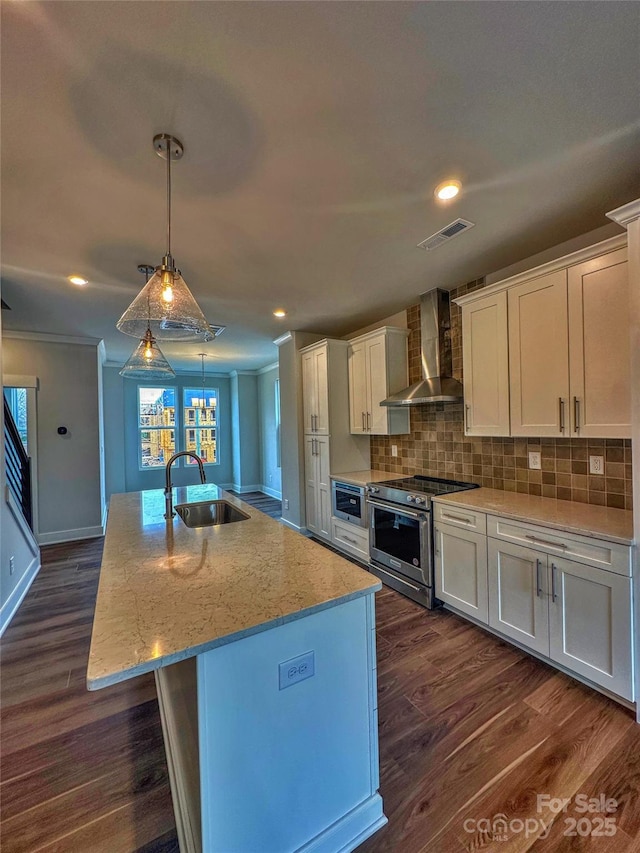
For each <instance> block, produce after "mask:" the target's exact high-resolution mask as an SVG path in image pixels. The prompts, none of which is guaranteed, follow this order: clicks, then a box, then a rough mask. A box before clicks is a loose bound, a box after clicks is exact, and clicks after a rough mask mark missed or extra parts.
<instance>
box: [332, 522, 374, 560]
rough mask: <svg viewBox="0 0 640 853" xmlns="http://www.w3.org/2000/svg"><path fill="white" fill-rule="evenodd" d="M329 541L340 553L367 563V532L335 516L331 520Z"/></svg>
mask: <svg viewBox="0 0 640 853" xmlns="http://www.w3.org/2000/svg"><path fill="white" fill-rule="evenodd" d="M331 541H332V542H333V544H334V545H335V546H336V548H338V549H339V550H341V551H344V552H346V553H347V554H351V555H352V556H354V557H356V558H357V559H359V560H363V561H364V562H365V563H368V562H369V530H368V528H367V527H358V526H357V525H355V524H350V523H349V522H348V521H342V520H341V519H339V518H336V517H335V516H333V517H332V519H331Z"/></svg>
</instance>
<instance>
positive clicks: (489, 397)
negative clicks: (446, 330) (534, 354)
mask: <svg viewBox="0 0 640 853" xmlns="http://www.w3.org/2000/svg"><path fill="white" fill-rule="evenodd" d="M462 360H463V372H464V405H465V419H464V425H465V435H509V345H508V341H507V294H506V291H502V292H501V293H495V294H493V295H492V296H487V297H485V298H484V299H479V300H478V301H477V302H473V303H471V304H470V305H465V306H464V307H463V308H462Z"/></svg>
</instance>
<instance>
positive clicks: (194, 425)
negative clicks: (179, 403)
mask: <svg viewBox="0 0 640 853" xmlns="http://www.w3.org/2000/svg"><path fill="white" fill-rule="evenodd" d="M183 411H184V427H185V429H184V438H185V442H184V444H185V447H184V449H185V450H191V451H193V452H194V453H197V455H198V456H199V457H200V458H201V459H202V461H203V462H204V463H205V464H209V465H211V464H213V463H216V462H217V461H218V452H217V432H218V391H217V389H215V388H204V389H203V388H185V389H184V399H183ZM185 462H186V464H187V465H195V464H196V463H195V460H193V459H191V458H189V457H188V456H186V457H185Z"/></svg>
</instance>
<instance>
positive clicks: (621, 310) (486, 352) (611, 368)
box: [456, 235, 631, 438]
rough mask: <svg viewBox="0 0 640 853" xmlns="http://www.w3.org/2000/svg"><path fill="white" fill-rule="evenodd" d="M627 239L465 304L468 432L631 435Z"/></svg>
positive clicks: (494, 288)
mask: <svg viewBox="0 0 640 853" xmlns="http://www.w3.org/2000/svg"><path fill="white" fill-rule="evenodd" d="M624 241H625V238H624V235H622V236H620V237H614V238H611V239H610V240H605V241H604V242H603V243H600V244H598V245H596V246H591V247H589V248H587V249H582V250H580V251H579V252H575V253H574V254H573V255H568V256H567V257H565V258H560V259H559V260H557V261H553V262H552V263H549V264H545V265H543V266H541V267H538V268H536V269H535V270H531V271H529V272H526V273H519V274H518V275H517V276H513V277H512V278H510V279H506V280H505V281H503V282H499V283H497V284H494V285H491V286H490V287H488V288H486V291H485V290H481V291H475V292H473V293H471V294H468V295H466V296H463V297H460V298H459V299H457V300H456V302H457V303H458V304H459V305H460V306H461V308H462V342H463V366H464V388H465V392H464V393H465V433H466V434H467V435H522V436H545V437H551V438H570V437H574V438H578V437H583V438H628V437H630V436H631V426H630V420H631V416H630V408H631V378H630V328H629V283H628V265H627V250H626V247H625V246H624Z"/></svg>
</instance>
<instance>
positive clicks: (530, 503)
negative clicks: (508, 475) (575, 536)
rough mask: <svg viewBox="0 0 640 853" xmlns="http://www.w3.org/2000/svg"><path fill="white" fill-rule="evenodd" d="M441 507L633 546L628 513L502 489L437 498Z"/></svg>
mask: <svg viewBox="0 0 640 853" xmlns="http://www.w3.org/2000/svg"><path fill="white" fill-rule="evenodd" d="M434 500H436V501H438V502H440V503H446V504H454V505H455V506H459V507H461V508H465V509H476V510H482V511H484V512H487V513H495V514H496V515H502V516H505V517H506V518H513V519H516V520H518V521H529V522H531V523H532V524H542V525H546V526H547V527H553V528H555V529H556V530H564V531H566V532H567V533H579V534H580V535H582V536H591V537H593V538H594V539H606V540H607V541H609V542H618V543H620V544H621V545H632V544H633V514H632V513H631V512H629V511H628V510H625V509H613V508H611V507H604V506H592V505H590V504H584V503H578V502H577V501H559V500H556V499H555V498H542V497H538V496H536V495H521V494H518V493H516V492H505V491H501V490H499V489H484V488H482V489H471V490H470V491H467V492H457V493H455V494H453V495H445V496H443V497H438V498H434Z"/></svg>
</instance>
